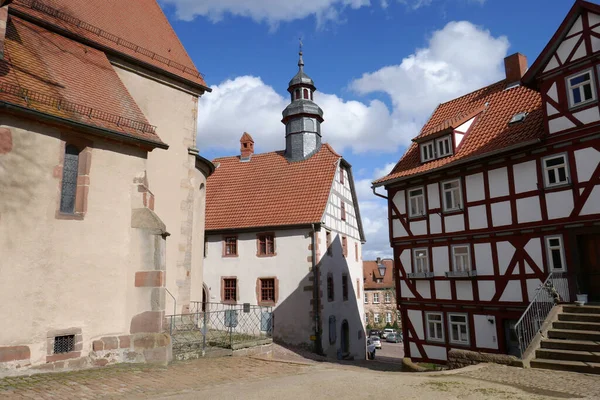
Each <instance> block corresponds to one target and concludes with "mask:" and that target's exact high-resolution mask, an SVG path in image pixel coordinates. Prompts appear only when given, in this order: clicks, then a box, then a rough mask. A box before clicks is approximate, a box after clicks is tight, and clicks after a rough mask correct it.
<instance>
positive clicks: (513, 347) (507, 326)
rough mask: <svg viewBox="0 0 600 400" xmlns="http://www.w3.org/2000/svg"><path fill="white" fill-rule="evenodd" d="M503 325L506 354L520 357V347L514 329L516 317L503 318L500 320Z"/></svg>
mask: <svg viewBox="0 0 600 400" xmlns="http://www.w3.org/2000/svg"><path fill="white" fill-rule="evenodd" d="M502 323H503V325H504V344H505V345H506V354H509V355H511V356H515V357H521V349H520V348H519V338H518V337H517V332H516V331H515V325H516V324H517V320H516V319H505V320H503V321H502Z"/></svg>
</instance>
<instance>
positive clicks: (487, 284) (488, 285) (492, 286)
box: [477, 281, 496, 301]
mask: <svg viewBox="0 0 600 400" xmlns="http://www.w3.org/2000/svg"><path fill="white" fill-rule="evenodd" d="M477 284H478V285H479V300H481V301H490V300H492V298H493V297H494V295H495V294H496V282H494V281H478V282H477Z"/></svg>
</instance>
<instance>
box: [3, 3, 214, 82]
mask: <svg viewBox="0 0 600 400" xmlns="http://www.w3.org/2000/svg"><path fill="white" fill-rule="evenodd" d="M9 7H10V10H11V12H17V13H24V14H26V15H27V17H28V18H35V19H36V20H37V21H40V23H45V24H49V25H51V26H52V27H53V28H55V29H59V30H65V31H67V32H69V33H70V34H73V35H76V36H78V37H81V38H83V39H85V40H88V41H91V42H94V43H95V44H97V45H100V46H102V47H106V48H108V49H111V50H113V51H116V52H118V53H121V54H124V55H126V56H129V57H133V58H135V59H137V60H139V61H141V62H144V63H147V64H150V65H152V66H154V67H157V68H160V69H161V70H163V71H166V72H168V73H171V74H174V75H176V76H177V77H179V78H183V79H185V80H187V81H189V82H191V83H194V84H197V85H201V86H203V87H205V89H207V90H209V91H210V89H208V88H206V82H205V81H204V78H203V77H202V75H201V74H200V73H199V72H198V71H197V69H196V67H195V65H194V63H193V62H192V60H191V58H190V57H189V55H188V54H187V52H186V50H185V48H184V47H183V45H182V44H181V42H180V41H179V38H178V37H177V35H176V34H175V31H174V30H173V28H172V27H171V25H170V24H169V21H168V19H167V18H166V16H165V15H164V13H163V12H162V10H161V8H160V6H159V5H158V3H157V2H156V0H127V1H124V0H102V1H92V0H44V1H39V0H15V1H14V2H13V3H11V5H10V6H9Z"/></svg>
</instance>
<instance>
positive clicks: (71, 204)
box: [60, 144, 79, 214]
mask: <svg viewBox="0 0 600 400" xmlns="http://www.w3.org/2000/svg"><path fill="white" fill-rule="evenodd" d="M78 169H79V149H78V148H77V147H75V146H73V145H72V144H68V145H67V146H66V147H65V159H64V162H63V176H62V189H61V193H60V212H62V213H66V214H73V213H74V212H75V196H76V193H77V171H78Z"/></svg>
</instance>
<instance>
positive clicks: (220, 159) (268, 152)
mask: <svg viewBox="0 0 600 400" xmlns="http://www.w3.org/2000/svg"><path fill="white" fill-rule="evenodd" d="M283 152H285V150H273V151H267V152H266V153H254V154H252V158H256V157H261V156H267V155H269V154H276V153H283ZM230 158H231V159H234V158H236V159H239V158H240V155H239V154H236V155H233V156H223V157H216V158H214V159H213V160H212V161H222V160H227V159H230Z"/></svg>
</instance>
